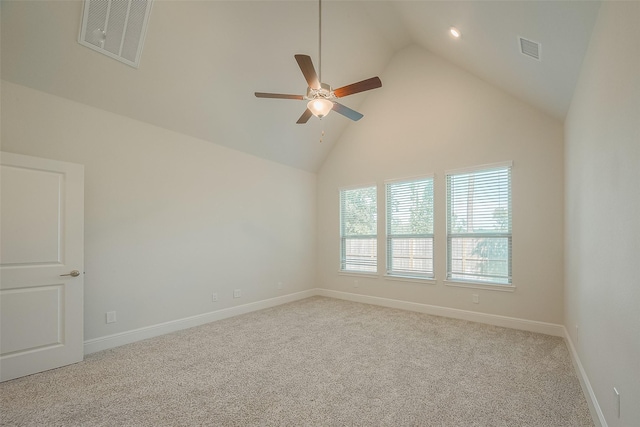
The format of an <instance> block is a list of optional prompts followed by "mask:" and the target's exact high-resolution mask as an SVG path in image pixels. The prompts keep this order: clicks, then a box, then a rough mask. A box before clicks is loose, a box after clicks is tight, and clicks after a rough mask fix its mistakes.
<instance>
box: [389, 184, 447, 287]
mask: <svg viewBox="0 0 640 427" xmlns="http://www.w3.org/2000/svg"><path fill="white" fill-rule="evenodd" d="M423 181H431V182H430V183H431V233H417V234H392V233H391V221H392V219H393V218H392V212H391V209H390V205H389V204H390V197H389V196H390V188H391V187H392V186H393V185H394V184H408V183H414V182H416V183H417V182H423ZM384 192H385V200H384V206H385V250H386V264H385V277H386V278H389V279H392V280H401V281H412V282H422V283H431V284H434V283H435V258H436V256H435V253H436V251H435V204H436V203H435V175H434V174H429V175H420V176H414V177H408V178H399V179H389V180H385V182H384ZM402 238H404V239H430V240H431V255H432V258H431V271H430V272H426V273H424V274H420V273H413V274H412V273H411V272H400V271H397V270H394V269H393V249H392V247H393V245H392V241H393V239H402Z"/></svg>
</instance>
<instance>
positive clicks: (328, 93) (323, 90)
mask: <svg viewBox="0 0 640 427" xmlns="http://www.w3.org/2000/svg"><path fill="white" fill-rule="evenodd" d="M318 98H325V99H336V95H335V94H334V93H333V90H332V89H331V86H329V85H328V84H326V83H320V89H312V88H310V87H309V88H307V95H306V96H305V99H308V100H309V101H311V100H313V99H318Z"/></svg>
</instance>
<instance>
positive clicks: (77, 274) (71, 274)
mask: <svg viewBox="0 0 640 427" xmlns="http://www.w3.org/2000/svg"><path fill="white" fill-rule="evenodd" d="M79 275H80V272H79V271H78V270H72V271H71V273H69V274H61V275H60V276H71V277H78V276H79Z"/></svg>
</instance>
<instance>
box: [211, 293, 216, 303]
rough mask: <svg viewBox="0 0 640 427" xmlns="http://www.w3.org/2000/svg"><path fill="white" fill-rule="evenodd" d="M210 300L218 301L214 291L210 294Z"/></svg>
mask: <svg viewBox="0 0 640 427" xmlns="http://www.w3.org/2000/svg"><path fill="white" fill-rule="evenodd" d="M211 301H213V302H217V301H218V294H217V293H216V292H214V293H212V294H211Z"/></svg>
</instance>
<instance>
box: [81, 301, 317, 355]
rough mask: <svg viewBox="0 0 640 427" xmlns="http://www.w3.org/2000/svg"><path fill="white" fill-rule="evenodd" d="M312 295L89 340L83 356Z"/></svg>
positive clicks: (239, 307)
mask: <svg viewBox="0 0 640 427" xmlns="http://www.w3.org/2000/svg"><path fill="white" fill-rule="evenodd" d="M314 295H317V292H316V290H315V289H310V290H306V291H302V292H296V293H293V294H289V295H283V296H279V297H275V298H269V299H266V300H263V301H256V302H252V303H249V304H243V305H238V306H235V307H229V308H223V309H222V310H216V311H212V312H209V313H204V314H199V315H197V316H191V317H186V318H184V319H178V320H172V321H170V322H165V323H159V324H157V325H152V326H146V327H144V328H139V329H134V330H131V331H126V332H120V333H118V334H113V335H107V336H104V337H100V338H94V339H90V340H87V341H85V342H84V354H91V353H95V352H97V351H101V350H106V349H109V348H114V347H118V346H121V345H124V344H130V343H132V342H136V341H140V340H144V339H147V338H153V337H157V336H160V335H164V334H168V333H170V332H175V331H179V330H182V329H187V328H192V327H194V326H200V325H204V324H205V323H209V322H214V321H216V320H222V319H227V318H229V317H233V316H238V315H240V314H245V313H250V312H252V311H257V310H263V309H265V308H270V307H275V306H277V305H281V304H285V303H288V302H292V301H297V300H300V299H304V298H308V297H312V296H314Z"/></svg>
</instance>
